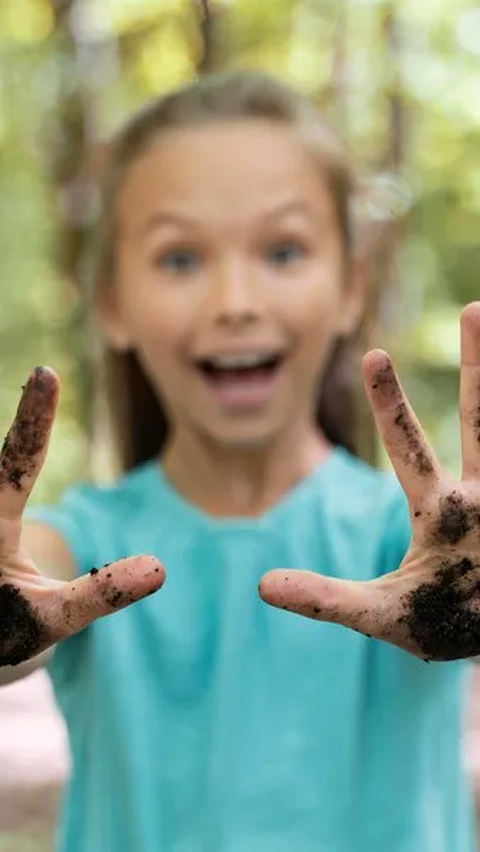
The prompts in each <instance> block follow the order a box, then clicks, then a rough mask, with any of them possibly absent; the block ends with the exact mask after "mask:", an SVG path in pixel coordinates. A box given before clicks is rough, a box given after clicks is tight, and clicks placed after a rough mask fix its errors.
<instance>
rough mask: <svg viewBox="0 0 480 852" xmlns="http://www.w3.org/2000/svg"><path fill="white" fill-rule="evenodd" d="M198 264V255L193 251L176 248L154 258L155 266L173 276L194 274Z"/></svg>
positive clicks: (199, 259)
mask: <svg viewBox="0 0 480 852" xmlns="http://www.w3.org/2000/svg"><path fill="white" fill-rule="evenodd" d="M200 262H201V258H200V255H199V253H198V252H197V251H195V249H189V248H178V249H170V250H169V251H165V252H163V253H162V254H161V255H160V256H159V257H157V258H156V261H155V265H156V266H158V267H160V268H161V269H165V270H166V271H167V272H171V273H172V274H173V275H186V274H188V273H190V272H194V271H195V270H196V269H197V268H198V266H199V265H200Z"/></svg>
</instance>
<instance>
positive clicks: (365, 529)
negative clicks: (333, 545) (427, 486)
mask: <svg viewBox="0 0 480 852" xmlns="http://www.w3.org/2000/svg"><path fill="white" fill-rule="evenodd" d="M315 492H316V494H315ZM312 496H313V497H314V498H315V496H316V497H317V499H318V504H319V509H318V511H319V512H320V513H321V514H322V516H323V518H324V521H325V523H326V524H327V526H328V530H329V534H330V536H331V537H332V538H335V539H336V541H337V542H340V544H341V547H342V550H348V551H351V552H352V554H353V553H357V554H358V555H359V556H360V557H361V558H365V559H366V560H367V561H368V562H369V563H370V565H371V570H372V572H373V574H374V575H378V574H383V573H385V572H388V571H392V570H395V569H396V568H397V567H398V565H399V564H400V562H401V561H402V559H403V557H404V555H405V553H406V551H407V549H408V546H409V543H410V536H411V526H410V516H409V509H408V503H407V500H406V497H405V494H404V492H403V490H402V488H401V487H400V485H399V482H398V480H397V478H396V477H395V476H394V475H393V474H392V473H390V472H387V471H383V470H378V469H377V468H374V467H372V466H371V465H369V464H367V463H366V462H365V461H362V460H361V459H359V458H356V457H355V456H352V455H351V454H350V453H348V452H346V451H345V450H337V451H336V452H335V458H334V460H333V462H332V463H331V464H330V467H329V469H328V470H326V471H325V474H324V475H322V473H321V471H320V472H319V476H318V477H317V478H316V481H315V482H314V489H313V494H312V495H311V497H312ZM352 558H353V557H352Z"/></svg>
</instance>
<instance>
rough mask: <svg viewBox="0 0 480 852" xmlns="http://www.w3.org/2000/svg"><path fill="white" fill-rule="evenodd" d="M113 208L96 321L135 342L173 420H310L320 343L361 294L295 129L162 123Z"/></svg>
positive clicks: (203, 428)
mask: <svg viewBox="0 0 480 852" xmlns="http://www.w3.org/2000/svg"><path fill="white" fill-rule="evenodd" d="M117 216H118V228H117V245H116V276H115V281H114V282H113V284H112V285H111V287H110V288H109V289H108V288H107V298H106V300H105V303H104V306H103V320H104V327H105V330H106V334H107V337H108V339H109V341H110V343H111V344H112V345H114V346H116V347H117V348H120V349H121V348H124V349H126V348H132V349H134V350H135V351H136V352H137V354H138V357H139V359H140V362H141V364H142V366H143V368H144V369H145V372H146V374H147V375H148V377H149V379H150V380H151V382H152V384H153V385H154V387H155V388H156V390H157V392H158V394H159V396H160V398H161V400H162V403H163V405H164V407H165V409H166V412H167V415H168V418H169V421H170V423H171V424H172V427H173V428H174V429H175V428H176V429H177V430H178V429H183V430H184V429H188V430H189V431H192V430H193V431H194V432H195V433H196V434H203V435H204V436H208V437H209V438H210V439H212V440H214V441H215V442H217V443H218V442H220V443H221V444H224V445H225V444H230V445H237V446H241V445H249V446H252V445H259V444H261V443H263V442H267V441H270V440H272V439H273V438H275V437H276V436H278V435H279V433H281V432H282V431H284V430H286V429H288V428H292V427H293V426H294V425H295V424H298V423H299V422H302V421H304V422H305V423H306V424H309V425H310V426H311V424H312V423H313V418H314V407H315V399H316V395H317V388H318V383H319V376H320V374H321V371H322V368H323V365H324V362H325V358H326V355H327V353H328V349H329V346H330V344H331V342H332V339H333V338H334V337H336V336H337V335H338V334H343V333H347V332H348V331H350V330H351V328H352V327H353V325H354V324H355V322H356V321H357V319H358V315H359V312H360V309H361V301H362V299H361V292H360V286H359V285H358V284H357V282H356V281H355V280H353V279H354V277H355V276H353V275H352V272H351V270H347V269H346V264H345V258H344V255H343V247H342V240H341V236H340V234H339V229H338V222H337V218H336V213H335V209H334V203H333V200H332V198H331V194H330V192H329V190H328V188H327V184H326V181H325V180H324V178H323V177H322V174H321V172H320V170H319V168H318V166H317V165H316V164H315V163H314V162H313V159H312V157H311V156H310V155H309V154H307V153H306V152H305V150H304V149H303V148H302V146H301V144H300V142H299V141H298V140H296V138H295V136H294V134H293V133H292V132H291V131H289V130H288V129H287V128H284V127H281V126H279V125H276V124H273V123H269V122H267V121H262V120H244V121H237V122H231V123H228V122H226V123H220V124H215V125H209V126H204V127H201V128H198V129H197V128H195V129H188V130H177V131H169V132H168V133H164V134H163V135H162V136H161V138H160V139H159V141H158V142H157V143H156V144H154V145H152V146H151V147H150V148H149V150H148V151H147V152H146V153H145V154H143V155H142V157H141V158H140V159H138V160H137V161H136V162H135V163H134V164H133V165H132V166H131V167H130V169H129V171H128V173H127V175H126V177H125V180H124V183H123V186H122V189H121V191H120V195H119V199H118V209H117ZM347 277H348V280H346V279H347Z"/></svg>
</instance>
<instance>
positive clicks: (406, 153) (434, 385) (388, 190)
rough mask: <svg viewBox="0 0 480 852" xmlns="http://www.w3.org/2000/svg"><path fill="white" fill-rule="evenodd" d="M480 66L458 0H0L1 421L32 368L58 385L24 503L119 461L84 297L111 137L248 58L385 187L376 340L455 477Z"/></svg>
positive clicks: (466, 6)
mask: <svg viewBox="0 0 480 852" xmlns="http://www.w3.org/2000/svg"><path fill="white" fill-rule="evenodd" d="M479 58H480V10H479V9H478V8H477V6H476V4H475V3H473V2H469V0H424V2H421V3H419V2H418V0H398V2H392V0H389V1H388V2H387V1H386V0H343V2H342V0H269V2H264V3H259V2H258V1H257V0H237V2H234V0H230V1H229V2H227V0H224V2H220V0H218V2H214V0H211V2H210V3H207V2H200V1H199V0H198V2H195V0H3V2H2V3H0V75H1V86H0V207H1V213H0V251H1V257H2V278H1V312H0V331H1V333H0V388H1V391H0V393H1V402H2V404H1V408H0V421H1V424H0V425H1V426H3V428H4V429H5V428H7V425H8V422H9V420H10V418H11V416H12V414H13V412H14V409H15V406H16V402H17V398H18V394H19V389H20V386H21V384H22V383H23V381H24V379H25V375H26V374H27V372H28V371H29V370H30V369H31V368H32V366H34V365H35V364H37V363H45V362H46V363H49V364H51V365H52V366H54V368H55V369H56V370H57V371H58V373H59V374H60V375H61V377H62V380H63V396H62V405H61V411H60V416H59V418H58V422H57V425H56V429H55V434H54V440H53V444H52V449H51V452H50V456H49V459H48V462H47V466H46V470H45V473H44V476H43V477H42V479H41V481H40V483H39V485H38V486H37V489H36V492H35V495H34V499H35V500H37V501H38V500H46V499H48V500H50V499H55V498H56V496H57V495H58V494H59V492H60V491H61V490H62V488H64V486H65V485H66V484H67V483H69V482H70V481H72V480H73V479H75V478H77V477H78V476H79V475H82V476H84V475H85V473H86V471H90V472H92V473H93V474H94V475H96V476H97V475H98V476H104V475H106V474H108V472H109V470H110V464H109V454H108V442H106V441H105V439H104V436H103V438H102V432H101V430H99V429H98V428H96V426H95V424H96V423H98V416H97V414H98V404H99V400H98V399H96V397H95V395H94V393H93V391H92V377H93V376H94V374H95V358H96V352H95V347H94V346H92V336H91V330H90V329H89V328H88V327H87V323H86V321H85V317H84V315H83V311H82V308H81V305H80V302H79V299H78V286H79V282H81V281H82V280H83V278H84V276H85V274H86V271H87V270H88V236H89V232H90V230H91V228H92V225H93V223H94V218H95V201H96V198H95V187H94V180H95V175H96V173H97V171H98V166H99V163H100V162H101V159H102V154H103V150H104V145H105V141H106V139H108V136H109V134H110V133H111V132H112V131H113V130H114V129H115V128H116V127H117V126H118V124H119V123H120V122H121V121H122V120H123V119H124V117H125V116H127V115H128V114H129V113H130V112H131V111H132V110H133V109H135V108H136V107H138V106H139V105H140V104H142V103H143V102H144V101H145V100H146V99H147V98H148V97H150V96H151V95H153V94H156V93H158V92H162V91H165V90H167V89H169V88H170V87H171V86H174V85H176V84H178V83H180V82H181V81H183V80H186V79H189V78H191V77H193V76H194V75H195V74H197V73H201V72H202V71H203V70H209V69H215V68H233V67H242V66H255V67H261V68H266V69H269V70H271V71H273V72H276V73H278V74H279V75H281V76H282V77H283V78H284V79H286V80H287V81H290V82H291V83H293V84H295V85H297V86H299V87H300V88H302V89H303V90H304V91H306V92H308V93H310V94H311V95H312V97H314V98H315V99H316V100H317V101H318V103H319V104H320V105H321V106H322V107H323V108H324V109H325V110H326V112H327V113H328V115H329V116H330V117H331V118H332V119H333V120H334V121H335V123H336V124H337V126H339V127H340V129H341V130H342V131H343V132H344V134H345V135H346V136H347V138H348V139H349V141H350V143H351V146H352V148H353V151H354V154H355V157H356V162H357V164H358V167H359V170H360V173H361V175H363V176H364V179H365V181H366V184H367V185H368V186H370V187H371V186H372V185H373V186H374V187H375V188H376V189H375V192H376V193H378V195H379V197H380V199H381V203H380V207H379V211H377V212H378V217H379V220H380V219H381V221H380V226H381V227H382V228H384V230H385V233H386V234H387V239H386V240H385V245H384V247H383V249H382V253H381V257H380V258H379V260H378V262H377V261H376V264H375V269H376V272H375V274H376V280H377V284H378V285H380V288H381V298H380V303H379V318H378V320H377V319H376V318H375V317H374V316H373V314H372V323H371V333H370V342H372V343H375V344H376V343H381V344H383V345H385V344H387V345H388V346H389V347H390V348H391V349H392V351H393V352H394V354H395V356H396V358H397V361H398V364H399V368H400V369H401V373H402V376H403V378H404V381H405V383H406V385H407V388H408V390H409V392H410V393H411V396H412V399H413V402H414V404H415V406H416V408H417V410H418V413H419V415H420V417H421V419H422V421H423V423H424V425H425V428H426V430H427V432H428V435H429V437H430V438H431V440H432V441H433V442H434V443H435V446H436V447H437V450H438V452H439V454H440V456H441V458H442V460H443V461H444V462H446V463H447V464H448V465H449V467H451V468H452V470H455V469H456V468H457V465H458V457H459V444H458V425H457V411H456V397H457V385H458V375H457V359H458V349H459V331H458V316H459V311H460V309H461V306H462V305H464V304H465V302H467V301H469V300H471V299H474V298H475V297H476V295H477V292H478V288H477V267H478V262H479V258H480V245H479V243H478V240H477V239H476V236H477V228H478V214H479V210H480V158H479V157H478V148H479V141H480V98H479V96H478V93H479V91H480V66H479ZM389 213H391V214H392V216H393V218H391V219H389ZM374 214H375V211H374ZM100 402H101V401H100Z"/></svg>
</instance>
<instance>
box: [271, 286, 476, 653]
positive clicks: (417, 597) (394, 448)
mask: <svg viewBox="0 0 480 852" xmlns="http://www.w3.org/2000/svg"><path fill="white" fill-rule="evenodd" d="M461 338H462V342H461V352H462V363H461V374H460V421H461V439H462V461H463V468H462V479H461V481H460V482H454V481H452V480H451V479H450V478H449V477H448V476H447V475H446V474H445V473H444V472H443V471H442V470H441V468H440V466H439V464H438V461H437V459H436V458H435V456H434V454H433V452H432V450H431V449H430V447H429V446H428V444H427V441H426V439H425V437H424V435H423V433H422V430H421V428H420V426H419V424H418V421H417V420H416V418H415V415H414V413H413V411H412V409H411V407H410V405H409V403H408V400H407V399H406V397H405V394H404V392H403V390H402V389H401V387H400V385H399V382H398V380H397V377H396V375H395V373H394V370H393V367H392V364H391V361H390V358H389V356H388V355H387V354H386V353H385V352H382V351H380V350H374V351H372V352H369V353H368V355H367V356H366V357H365V359H364V378H365V386H366V390H367V394H368V397H369V401H370V405H371V407H372V410H373V414H374V417H375V421H376V424H377V428H378V430H379V433H380V436H381V438H382V441H383V444H384V446H385V448H386V451H387V453H388V455H389V457H390V460H391V462H392V465H393V467H394V469H395V472H396V474H397V476H398V479H399V481H400V484H401V486H402V488H403V490H404V492H405V495H406V497H407V500H408V503H409V508H410V520H411V525H412V540H411V544H410V547H409V550H408V552H407V554H406V556H405V558H404V560H403V562H402V564H401V565H400V567H399V569H398V570H397V571H395V572H393V573H391V574H387V575H385V576H383V577H381V578H378V579H376V580H371V581H369V582H354V581H345V580H337V579H331V578H327V577H324V576H322V575H321V574H316V573H314V572H310V571H297V570H294V571H283V570H276V571H271V572H269V573H268V574H266V575H265V576H264V577H263V578H262V580H261V582H260V587H259V591H260V596H261V597H262V599H263V600H264V601H266V602H267V603H270V604H272V605H273V606H277V607H282V608H284V609H288V610H292V611H294V612H297V613H299V614H301V615H304V616H307V617H308V618H314V619H317V620H318V621H331V622H336V623H338V624H342V625H344V626H345V627H350V628H352V629H354V630H357V631H359V632H360V633H365V634H367V635H370V636H373V637H375V638H377V639H382V640H384V641H386V642H391V643H393V644H394V645H397V646H398V647H400V648H403V649H405V650H407V651H409V652H411V653H412V654H415V655H416V656H419V657H422V658H424V659H426V660H455V659H462V658H466V657H473V656H477V655H478V654H480V302H474V303H472V304H470V305H468V307H466V308H465V310H464V311H463V313H462V317H461Z"/></svg>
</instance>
